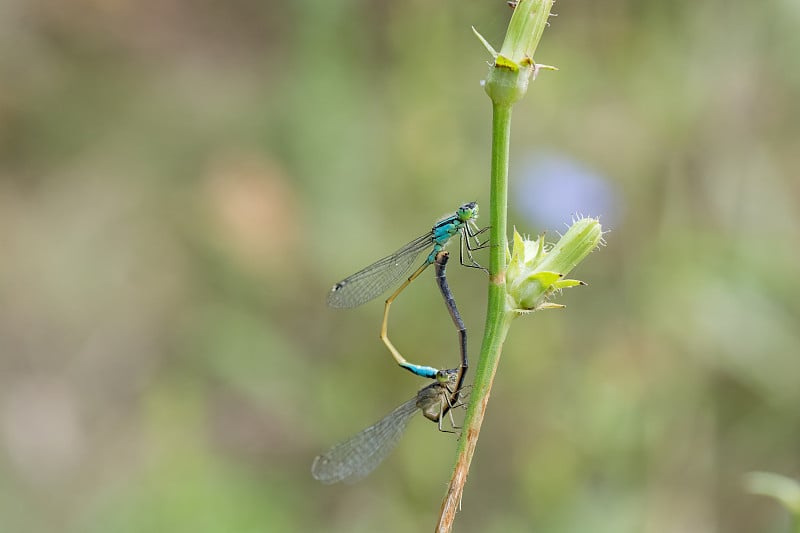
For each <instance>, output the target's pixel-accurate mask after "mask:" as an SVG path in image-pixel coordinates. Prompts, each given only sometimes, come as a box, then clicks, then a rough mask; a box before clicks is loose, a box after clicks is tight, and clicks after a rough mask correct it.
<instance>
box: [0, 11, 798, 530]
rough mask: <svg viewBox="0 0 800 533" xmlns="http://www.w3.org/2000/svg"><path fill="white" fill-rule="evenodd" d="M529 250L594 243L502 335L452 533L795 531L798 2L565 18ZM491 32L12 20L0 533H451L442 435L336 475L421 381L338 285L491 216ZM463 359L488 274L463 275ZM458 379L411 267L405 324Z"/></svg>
mask: <svg viewBox="0 0 800 533" xmlns="http://www.w3.org/2000/svg"><path fill="white" fill-rule="evenodd" d="M555 12H557V13H558V15H559V16H558V17H557V18H554V19H552V26H551V27H550V28H549V29H548V30H547V31H546V32H545V34H544V38H543V40H542V43H541V45H540V48H539V51H538V52H537V54H538V55H537V60H538V61H540V62H543V63H548V64H553V65H557V66H559V67H560V68H561V70H560V71H559V72H542V73H541V75H540V76H539V78H538V80H537V81H536V82H535V83H534V84H533V85H532V88H531V90H530V91H529V93H528V96H527V97H526V99H525V100H524V101H523V102H522V103H520V104H519V105H518V106H517V107H516V108H515V115H514V124H513V145H512V169H511V184H510V190H511V220H510V224H511V225H515V226H516V227H517V228H519V229H520V231H523V232H527V233H531V234H536V233H539V232H541V231H545V230H547V231H548V232H549V235H550V236H551V237H553V238H555V237H556V235H557V232H558V231H563V230H564V228H565V223H567V222H568V221H569V220H570V218H571V217H572V216H573V215H574V214H575V213H583V214H587V215H595V216H600V219H601V221H602V222H603V223H604V225H605V228H606V229H607V230H610V233H608V234H607V235H606V241H607V246H606V247H605V248H602V249H601V250H600V251H598V252H595V253H593V254H592V255H590V256H589V258H588V259H587V260H586V261H585V262H584V263H583V264H582V265H580V267H579V268H578V269H577V270H576V271H575V272H573V276H574V277H577V278H579V279H582V280H584V281H586V282H587V283H588V284H589V286H588V287H584V288H580V289H572V290H570V291H567V292H565V293H564V294H563V296H562V297H561V298H559V301H560V302H562V303H565V304H567V306H568V307H567V309H566V310H564V311H559V312H553V311H549V312H543V313H538V314H535V315H534V316H532V317H529V318H526V319H524V320H518V321H517V322H515V324H514V327H513V328H512V330H511V334H510V337H509V339H508V341H507V343H506V347H505V352H504V355H503V359H502V361H501V366H500V369H499V372H498V375H497V379H496V382H495V387H494V391H493V395H492V399H491V403H490V405H489V412H488V417H487V419H486V421H485V424H484V427H483V432H482V435H481V439H480V442H479V446H478V451H477V455H476V457H475V460H474V463H473V468H472V471H471V475H470V479H469V482H468V484H467V487H466V492H465V495H464V499H463V510H462V511H461V513H460V514H459V515H458V517H457V521H456V528H457V531H464V532H470V531H474V532H507V531H512V532H513V531H537V532H564V533H567V532H576V531H592V532H595V533H603V532H609V533H612V532H613V533H619V532H631V533H634V532H648V533H662V532H731V533H736V532H753V531H758V532H783V531H787V527H788V525H789V519H788V517H787V515H786V513H785V512H784V510H783V509H782V508H781V507H780V506H779V505H778V504H777V503H775V502H774V501H772V500H769V499H767V498H764V497H760V496H754V495H750V494H747V493H746V491H745V490H744V489H743V487H742V476H743V475H744V474H745V473H746V472H749V471H752V470H765V471H771V472H777V473H780V474H783V475H786V476H789V477H794V478H797V477H800V409H799V407H800V332H798V330H799V326H800V276H798V272H800V251H798V248H799V246H800V127H799V126H798V124H799V123H800V69H798V68H797V57H798V56H799V55H800V32H798V31H797V29H798V27H800V4H798V3H797V2H796V1H795V0H767V1H765V2H744V1H739V2H720V1H710V2H693V1H688V0H680V1H673V2H660V1H655V2H642V1H624V0H610V1H605V2H591V1H588V0H575V1H566V0H562V1H560V2H559V3H558V4H557V5H556V8H555ZM510 15H511V10H510V9H509V8H508V7H507V6H506V5H505V2H503V1H501V0H491V1H489V0H485V1H481V2H455V1H452V0H443V1H430V0H405V1H395V2H383V1H368V0H360V1H357V0H341V1H336V2H331V1H328V0H291V1H275V0H267V1H266V2H257V1H251V0H236V1H229V2H214V1H211V0H200V1H194V2H190V1H188V0H169V1H166V2H156V1H145V2H132V1H130V0H74V1H71V2H63V1H56V0H34V1H24V0H4V1H2V2H0V250H2V251H1V252H0V530H2V531H3V532H53V531H59V532H66V533H72V532H82V533H83V532H86V533H93V532H108V531H114V532H120V533H124V532H153V531H169V532H190V531H191V532H208V533H213V532H231V531H237V532H262V531H267V532H272V531H281V532H282V531H332V532H372V531H428V530H431V529H432V528H433V525H434V522H435V518H436V516H437V513H438V510H439V505H440V502H441V498H442V496H443V494H444V488H445V484H446V482H447V480H448V479H449V474H450V470H451V466H452V461H453V458H454V450H455V440H454V438H453V437H452V436H451V435H447V434H441V433H439V432H437V431H436V430H435V427H434V426H433V425H432V424H430V423H429V422H427V421H425V420H424V419H423V418H422V417H419V418H418V419H415V420H412V423H411V425H410V427H409V429H408V432H407V435H406V436H405V437H404V439H403V440H402V441H401V443H400V445H399V446H398V448H397V449H396V450H395V452H394V453H393V454H392V455H391V456H390V458H389V459H388V460H387V462H386V463H385V464H383V465H382V466H381V467H380V468H379V469H378V470H377V471H376V472H375V473H374V474H373V475H372V476H370V477H369V478H367V479H365V480H364V481H362V482H360V483H358V484H356V485H351V486H322V485H320V484H318V483H316V482H315V481H314V480H313V479H312V478H311V476H310V465H311V461H312V459H313V458H314V456H315V455H316V454H318V453H320V452H322V451H324V450H325V449H327V448H328V447H329V446H330V445H332V444H334V443H335V442H337V441H339V440H341V439H343V438H345V437H347V436H349V435H350V434H352V433H354V432H355V431H357V430H359V429H361V428H363V427H365V426H367V425H368V424H370V423H372V422H374V421H375V420H377V419H378V418H380V417H381V416H382V415H383V414H385V413H387V412H388V411H390V410H391V409H392V408H393V407H394V406H396V405H397V404H399V403H401V402H402V401H404V400H405V399H407V398H409V397H410V396H411V395H412V394H414V393H415V391H416V390H417V389H418V388H419V387H420V386H421V385H422V383H421V382H420V380H419V379H418V378H415V377H414V376H411V375H410V374H408V373H405V372H403V371H401V370H398V369H397V368H396V366H395V365H394V363H393V361H392V359H391V358H390V356H389V354H388V353H387V351H386V350H385V349H384V347H383V346H382V344H381V343H380V341H379V340H378V338H377V333H378V326H379V321H380V317H381V313H382V304H381V303H380V300H378V301H376V302H372V303H370V304H369V305H365V306H363V307H361V308H358V309H355V310H351V311H337V310H330V309H328V308H326V306H325V294H326V291H327V290H328V288H329V287H330V285H331V284H332V283H333V282H335V281H337V280H338V279H340V278H342V277H344V276H345V275H347V274H350V273H352V272H354V271H355V270H357V269H359V268H361V267H363V266H365V265H366V264H367V263H369V262H370V261H372V260H374V259H377V258H378V257H380V256H381V255H382V254H385V253H388V252H390V251H392V250H393V249H394V248H395V247H397V246H399V245H401V244H403V243H404V242H406V241H407V240H410V239H411V238H412V237H414V236H416V235H417V234H419V233H421V232H423V231H425V230H427V229H428V228H429V227H430V225H431V223H432V222H433V221H434V220H435V219H436V218H437V217H438V216H439V215H442V214H447V213H449V212H452V210H453V209H454V208H455V207H456V206H457V205H459V204H460V203H462V202H465V201H469V200H478V201H479V202H482V203H483V205H484V206H487V207H488V169H489V140H490V129H489V122H490V106H489V101H488V99H487V97H486V96H485V94H484V93H483V91H482V89H481V87H480V85H479V81H480V80H481V79H482V78H483V76H484V75H485V73H486V68H487V66H486V60H487V59H488V56H487V54H486V53H485V51H484V50H483V48H482V46H481V45H480V43H479V42H478V41H477V40H476V39H475V37H474V36H473V34H472V31H471V29H470V26H472V25H474V26H476V27H477V28H478V29H479V30H480V31H481V32H482V33H483V34H484V35H485V36H486V37H487V38H488V39H489V40H490V41H491V42H493V43H495V45H496V46H499V44H500V40H501V38H502V34H503V31H504V27H505V25H506V23H507V20H508V18H509V17H510ZM449 272H450V283H451V286H452V288H453V290H454V292H455V295H456V297H457V300H458V304H459V307H460V309H461V312H462V314H463V315H464V317H465V320H466V321H467V325H468V327H469V331H470V335H471V336H470V343H471V355H472V357H473V361H474V358H476V356H477V348H478V346H479V344H480V335H481V331H482V324H483V318H484V307H485V297H486V288H485V282H486V280H485V278H484V277H483V276H482V275H481V274H480V272H476V271H472V270H471V269H463V268H457V267H456V266H455V265H451V268H450V269H449ZM391 334H392V338H393V340H394V341H395V344H396V345H397V346H398V347H399V348H400V350H401V351H403V352H404V353H405V354H406V355H407V356H408V357H409V359H412V360H414V361H416V362H419V363H424V364H431V365H435V366H442V367H446V366H454V365H455V361H456V360H457V357H458V355H457V343H456V334H455V332H454V330H453V328H452V325H451V323H450V322H449V318H448V316H447V314H446V312H445V310H444V307H443V305H442V303H441V300H440V299H439V296H438V293H437V292H436V290H435V285H434V283H433V276H432V274H431V275H428V274H427V273H426V275H425V276H423V278H422V279H421V280H420V281H418V282H417V283H415V284H414V286H412V287H411V288H410V289H409V291H408V292H407V293H405V294H404V295H403V297H402V298H401V299H400V300H398V302H397V304H396V305H395V306H394V308H393V316H392V321H391Z"/></svg>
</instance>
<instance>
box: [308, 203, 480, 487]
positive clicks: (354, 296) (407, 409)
mask: <svg viewBox="0 0 800 533" xmlns="http://www.w3.org/2000/svg"><path fill="white" fill-rule="evenodd" d="M477 217H478V205H477V203H475V202H470V203H467V204H464V205H462V206H460V207H459V208H458V209H457V210H456V212H455V213H454V214H453V215H450V216H448V217H445V218H442V219H440V220H439V221H438V222H436V223H435V224H434V226H433V228H432V229H431V230H430V231H429V232H427V233H425V234H424V235H421V236H420V237H418V238H416V239H414V240H412V241H411V242H409V243H408V244H406V245H405V246H403V247H401V248H400V249H399V250H397V251H396V252H395V253H393V254H391V255H388V256H386V257H384V258H383V259H380V260H378V261H376V262H375V263H373V264H371V265H369V266H368V267H366V268H364V269H362V270H359V271H358V272H356V273H355V274H353V275H352V276H349V277H347V278H345V279H343V280H342V281H340V282H339V283H337V284H335V285H334V286H333V287H332V288H331V291H330V293H329V294H328V305H330V306H331V307H344V308H347V307H357V306H359V305H361V304H363V303H366V302H368V301H370V300H372V299H374V298H376V297H377V296H378V295H380V294H381V293H383V292H385V291H386V290H388V289H389V288H390V287H391V286H392V285H394V284H395V283H397V281H398V280H399V279H400V278H401V277H402V276H403V275H404V274H405V273H406V272H407V271H408V270H409V269H410V268H411V265H412V264H413V263H414V261H415V259H416V258H417V257H418V256H419V254H420V253H421V252H422V251H423V250H426V249H428V250H430V251H429V253H428V255H427V256H426V258H425V260H424V261H423V263H422V264H421V265H420V266H419V267H418V268H417V269H416V270H415V271H414V272H413V273H412V274H411V275H410V276H409V277H408V278H407V279H406V281H404V282H403V283H402V284H401V285H400V286H399V287H398V288H397V289H396V290H395V291H394V292H393V293H392V294H391V295H390V296H389V298H387V299H386V303H385V306H384V314H383V322H382V324H381V334H380V337H381V340H383V342H384V344H385V345H386V347H387V348H388V349H389V351H390V353H391V354H392V356H393V357H394V359H395V361H397V363H398V364H399V365H400V366H401V367H402V368H405V369H407V370H409V371H410V372H412V373H414V374H416V375H418V376H421V377H426V378H430V379H435V382H434V383H433V384H431V385H428V386H426V387H424V388H422V389H421V390H420V391H419V392H418V393H417V395H416V396H415V397H414V398H412V399H410V400H408V401H407V402H405V403H403V404H402V405H400V406H399V407H397V408H396V409H395V410H394V411H392V412H391V413H389V414H388V415H387V416H385V417H384V418H383V419H381V420H380V421H378V422H377V423H375V424H374V425H372V426H370V427H368V428H366V429H364V430H363V431H361V432H359V433H358V434H356V435H354V436H353V437H351V438H350V439H348V440H346V441H343V442H341V443H339V444H337V445H336V446H334V447H333V448H331V449H330V450H329V451H328V452H326V453H325V454H323V455H320V456H318V457H317V458H316V459H315V460H314V463H313V465H312V467H311V471H312V474H313V476H314V478H315V479H317V480H319V481H321V482H323V483H336V482H339V481H346V482H347V481H350V482H352V481H356V480H358V479H361V478H362V477H364V476H366V475H367V474H369V473H370V472H371V471H372V470H373V469H374V468H375V467H377V466H378V464H380V463H381V461H383V459H384V458H385V457H386V456H387V455H388V453H389V452H390V451H391V450H392V449H393V448H394V446H395V445H396V444H397V442H398V440H399V438H400V436H401V435H402V433H403V430H404V429H405V427H406V425H407V424H408V422H409V420H410V419H411V417H412V416H413V415H414V414H415V413H416V412H417V410H421V411H422V412H423V414H424V416H425V417H426V418H428V419H429V420H432V421H434V422H437V423H438V425H439V430H440V431H447V430H444V429H443V427H442V420H443V418H444V416H445V414H448V413H449V414H450V419H451V424H452V426H453V428H456V426H455V422H454V420H453V418H452V412H451V409H452V408H453V407H455V406H456V405H459V404H458V402H459V395H460V393H461V392H462V388H463V382H464V379H465V377H466V371H467V368H468V358H467V332H466V328H465V326H464V322H463V320H462V319H461V316H460V314H459V312H458V308H457V307H456V304H455V299H454V298H453V294H452V292H451V291H450V288H449V285H448V283H447V276H446V265H447V261H448V257H449V255H448V253H447V252H446V251H444V247H445V246H446V245H447V243H448V242H449V241H450V240H451V239H452V238H453V237H456V236H457V237H459V238H460V250H459V251H460V254H459V258H460V262H461V264H463V265H465V266H469V267H474V268H480V269H483V267H481V266H480V265H479V264H478V263H477V262H476V261H475V259H474V258H473V257H472V252H473V251H474V250H477V249H479V248H482V247H483V243H481V242H480V241H479V240H478V236H479V235H480V234H481V233H483V232H484V231H485V230H486V228H484V229H478V228H477V226H476V223H475V220H476V219H477ZM465 255H466V257H465ZM465 259H466V260H468V262H465ZM431 264H433V265H435V270H436V281H437V285H438V287H439V291H440V292H441V294H442V297H443V299H444V301H445V304H446V306H447V310H448V312H449V314H450V317H451V318H452V320H453V323H454V324H455V326H456V329H457V331H458V336H459V353H460V356H461V362H460V365H459V366H458V367H457V368H452V369H446V370H439V369H436V368H434V367H430V366H424V365H417V364H413V363H409V362H408V361H407V360H406V359H405V358H404V357H403V356H402V355H401V354H400V352H399V351H397V349H396V348H395V347H394V345H393V344H392V343H391V341H390V340H389V337H388V318H389V308H390V306H391V304H392V302H393V301H394V300H395V299H396V298H397V297H398V295H399V294H400V293H401V292H402V291H403V290H404V289H405V288H406V287H408V285H409V284H411V282H413V281H414V280H415V279H416V278H417V277H419V275H420V274H422V272H424V271H425V269H426V268H427V267H429V266H430V265H431ZM483 270H485V269H483Z"/></svg>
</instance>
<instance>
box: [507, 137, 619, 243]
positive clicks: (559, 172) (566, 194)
mask: <svg viewBox="0 0 800 533" xmlns="http://www.w3.org/2000/svg"><path fill="white" fill-rule="evenodd" d="M518 175H520V176H521V184H520V186H519V188H518V189H517V190H518V191H519V194H516V195H512V200H511V201H512V204H513V207H514V209H516V210H517V211H518V212H519V213H520V214H521V215H523V217H524V218H525V219H527V220H528V221H529V222H531V223H534V224H537V225H540V226H542V229H550V230H559V231H560V230H563V229H564V224H569V223H570V221H571V220H572V218H573V216H574V215H575V214H581V215H585V216H592V217H597V216H599V217H600V218H601V220H602V221H603V225H604V226H606V227H611V226H613V225H614V223H615V222H616V221H617V220H619V219H620V218H621V216H622V205H621V204H622V201H621V198H620V195H619V192H618V191H617V189H616V187H614V184H613V183H611V182H610V181H609V180H608V179H607V177H606V176H603V175H601V174H599V173H598V172H595V171H594V170H593V169H591V168H589V167H587V166H585V165H583V164H582V163H580V162H578V161H576V160H575V159H574V158H572V157H569V156H563V155H553V154H544V153H542V152H538V153H533V154H531V155H529V156H527V157H525V158H524V160H523V164H522V168H521V171H520V172H518ZM537 231H538V230H537Z"/></svg>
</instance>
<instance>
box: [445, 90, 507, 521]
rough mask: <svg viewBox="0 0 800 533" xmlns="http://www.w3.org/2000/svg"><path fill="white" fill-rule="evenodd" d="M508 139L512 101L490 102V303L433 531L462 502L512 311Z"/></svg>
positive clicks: (450, 515) (448, 517) (453, 513)
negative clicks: (508, 283)
mask: <svg viewBox="0 0 800 533" xmlns="http://www.w3.org/2000/svg"><path fill="white" fill-rule="evenodd" d="M510 137H511V105H510V104H498V103H495V104H494V105H493V106H492V169H491V198H490V205H489V218H490V222H491V225H492V226H491V229H490V230H489V231H490V234H489V242H490V245H491V247H490V249H489V250H490V251H489V302H488V307H487V310H486V325H485V326H484V332H483V343H482V345H481V354H480V358H479V359H478V365H477V369H476V373H475V381H474V383H473V386H472V393H471V394H470V397H469V406H468V408H467V415H466V418H465V420H464V429H463V433H462V434H461V439H460V440H459V445H458V452H457V453H458V456H457V458H456V466H455V469H454V470H453V475H452V477H451V478H450V484H449V485H448V488H447V494H446V495H445V498H444V501H443V502H442V509H441V513H440V515H439V522H438V524H437V526H436V531H437V532H440V533H446V532H449V531H450V530H451V529H452V527H453V520H454V519H455V516H456V511H457V510H458V508H459V506H460V504H461V496H462V494H463V492H464V483H466V481H467V474H468V473H469V467H470V464H471V462H472V456H473V454H474V453H475V446H476V445H477V443H478V435H479V434H480V430H481V424H483V418H484V416H485V414H486V405H487V403H488V401H489V395H490V393H491V390H492V383H493V382H494V376H495V373H496V371H497V365H498V363H499V362H500V353H501V352H502V349H503V342H504V341H505V339H506V335H507V334H508V327H509V325H510V323H511V320H512V318H513V314H511V313H508V312H507V311H506V287H505V278H506V266H507V265H506V250H507V242H506V239H507V236H506V230H507V220H508V159H509V140H510Z"/></svg>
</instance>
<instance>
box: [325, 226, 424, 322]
mask: <svg viewBox="0 0 800 533" xmlns="http://www.w3.org/2000/svg"><path fill="white" fill-rule="evenodd" d="M432 246H433V240H432V238H431V233H430V232H429V233H426V234H425V235H420V236H419V237H417V238H416V239H414V240H413V241H411V242H410V243H408V244H406V245H405V246H403V247H402V248H400V249H399V250H397V251H396V252H395V253H393V254H391V255H388V256H386V257H384V258H383V259H379V260H378V261H375V262H374V263H372V264H371V265H369V266H368V267H366V268H363V269H361V270H359V271H358V272H356V273H355V274H353V275H352V276H349V277H347V278H345V279H343V280H342V281H340V282H339V283H337V284H336V285H334V286H333V287H332V288H331V291H330V292H329V293H328V305H329V306H331V307H358V306H359V305H361V304H363V303H366V302H368V301H370V300H372V299H373V298H375V297H376V296H378V295H379V294H381V293H382V292H385V291H386V290H387V289H388V288H389V287H391V286H392V285H393V284H394V283H396V282H397V280H399V279H400V278H401V277H402V276H403V274H405V273H406V272H408V269H409V268H411V265H412V264H413V263H414V260H415V259H416V258H417V256H418V255H419V253H420V251H422V250H423V249H425V248H428V247H432Z"/></svg>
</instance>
